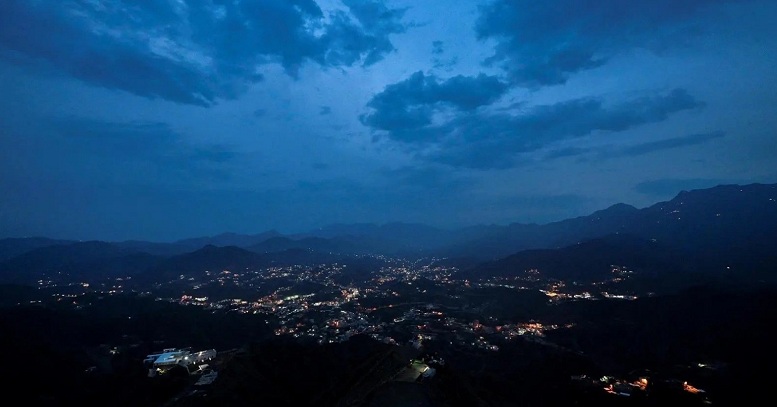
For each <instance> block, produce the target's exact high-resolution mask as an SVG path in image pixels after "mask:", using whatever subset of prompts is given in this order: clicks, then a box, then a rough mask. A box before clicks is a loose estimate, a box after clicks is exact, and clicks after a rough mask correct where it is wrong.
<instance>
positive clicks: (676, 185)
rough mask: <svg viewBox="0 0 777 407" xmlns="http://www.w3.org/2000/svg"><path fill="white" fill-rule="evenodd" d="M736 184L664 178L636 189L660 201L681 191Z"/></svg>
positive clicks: (637, 186)
mask: <svg viewBox="0 0 777 407" xmlns="http://www.w3.org/2000/svg"><path fill="white" fill-rule="evenodd" d="M729 183H734V182H731V181H725V180H721V179H703V178H689V179H675V178H664V179H657V180H652V181H645V182H640V183H639V184H637V185H636V186H635V187H634V189H635V190H636V191H637V192H639V193H641V194H645V195H650V196H652V197H656V198H659V199H663V198H671V197H674V196H675V195H677V193H678V192H680V191H683V190H685V191H689V190H692V189H702V188H711V187H714V186H717V185H721V184H729Z"/></svg>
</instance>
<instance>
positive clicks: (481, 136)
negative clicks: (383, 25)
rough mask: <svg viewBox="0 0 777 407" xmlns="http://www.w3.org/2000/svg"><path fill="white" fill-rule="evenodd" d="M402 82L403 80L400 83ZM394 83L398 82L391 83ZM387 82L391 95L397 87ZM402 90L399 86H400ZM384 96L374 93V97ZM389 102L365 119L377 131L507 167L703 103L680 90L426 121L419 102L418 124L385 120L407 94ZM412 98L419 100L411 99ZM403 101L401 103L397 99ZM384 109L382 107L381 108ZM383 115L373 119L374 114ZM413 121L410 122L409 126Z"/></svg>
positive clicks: (446, 157) (448, 155)
mask: <svg viewBox="0 0 777 407" xmlns="http://www.w3.org/2000/svg"><path fill="white" fill-rule="evenodd" d="M400 85H401V84H400ZM392 86H396V85H392ZM390 88H391V87H387V88H386V91H385V92H387V93H388V94H389V95H393V94H394V93H400V94H402V95H405V94H408V93H409V94H410V95H414V93H412V92H408V93H402V92H395V89H393V88H392V89H390ZM399 89H401V88H399ZM381 97H383V94H379V95H377V96H376V98H375V99H373V101H375V100H382V99H379V98H381ZM386 99H387V100H389V101H391V102H392V103H374V104H372V107H373V108H375V109H377V110H376V112H375V113H373V114H372V115H371V116H368V119H372V120H365V124H368V125H371V126H372V127H373V128H374V129H376V130H385V131H384V132H383V134H385V135H386V136H387V137H388V138H389V139H391V140H393V141H396V142H399V143H402V144H403V145H405V146H406V147H408V148H409V149H411V150H414V151H416V152H418V154H419V155H421V156H423V157H425V158H427V159H431V160H432V161H436V162H439V163H445V164H448V165H451V166H455V167H468V168H481V169H487V168H507V167H511V166H513V165H514V158H515V156H516V155H517V154H520V153H528V152H533V151H537V150H540V149H542V148H545V147H547V146H548V145H552V144H553V143H557V142H559V141H563V140H568V139H574V138H578V137H583V136H587V135H590V134H592V133H593V132H595V131H609V132H618V131H623V130H627V129H630V128H633V127H636V126H639V125H642V124H645V123H653V122H660V121H663V120H666V119H667V118H668V117H669V116H670V115H671V114H673V113H676V112H680V111H683V110H687V109H692V108H696V107H700V106H702V103H700V102H699V101H697V100H696V99H695V98H694V97H692V96H691V95H690V94H688V93H687V92H686V91H685V90H683V89H675V90H673V91H671V92H669V93H667V94H665V95H656V96H650V97H641V98H637V99H633V100H629V101H626V102H622V103H620V104H616V105H611V106H610V105H606V104H605V103H604V101H602V100H601V99H598V98H582V99H575V100H570V101H566V102H560V103H556V104H552V105H541V106H535V107H532V108H529V109H522V111H520V112H519V113H517V114H511V113H509V112H497V113H492V112H482V111H472V112H466V111H465V112H461V113H460V114H458V115H456V116H454V117H453V118H452V119H450V120H449V121H447V122H445V123H442V124H439V125H432V124H430V121H429V117H431V113H430V112H429V111H431V107H429V106H428V105H421V107H417V103H418V102H416V104H415V105H412V106H416V107H415V108H416V109H417V110H416V111H418V109H421V108H426V109H427V111H426V112H429V113H428V115H427V116H426V118H427V120H425V121H422V122H417V123H412V122H410V121H405V122H402V121H399V123H401V124H402V126H399V125H394V126H391V125H392V124H396V122H392V121H390V120H388V119H393V118H396V117H400V118H402V117H403V115H404V114H406V113H407V112H408V110H407V107H406V106H407V105H409V103H407V99H402V98H397V97H387V98H386ZM412 100H413V101H414V102H415V101H417V100H418V98H416V99H412ZM403 101H404V102H405V104H404V105H403V104H402V103H400V102H403ZM381 109H383V110H381ZM376 117H377V118H381V119H383V118H386V120H383V121H381V120H375V118H376ZM408 124H412V126H408Z"/></svg>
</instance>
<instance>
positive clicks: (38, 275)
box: [0, 241, 158, 284]
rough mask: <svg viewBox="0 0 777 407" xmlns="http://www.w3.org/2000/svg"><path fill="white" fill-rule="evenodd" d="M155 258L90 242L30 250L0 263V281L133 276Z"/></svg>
mask: <svg viewBox="0 0 777 407" xmlns="http://www.w3.org/2000/svg"><path fill="white" fill-rule="evenodd" d="M157 261H158V258H156V257H155V256H152V255H149V254H147V253H137V252H132V251H130V250H127V249H123V248H121V247H118V246H116V245H114V244H111V243H106V242H99V241H92V242H78V243H71V244H65V245H54V246H47V247H41V248H37V249H33V250H31V251H28V252H26V253H24V254H21V255H19V256H16V257H14V258H12V259H10V260H6V261H5V262H2V263H0V280H2V281H4V282H15V283H24V284H31V283H34V282H35V281H38V280H40V279H52V280H55V281H73V280H76V281H77V279H81V278H84V279H86V280H87V281H89V280H91V279H92V278H95V277H99V278H106V277H114V276H124V275H133V274H137V273H140V272H142V271H144V270H146V269H148V268H149V267H150V266H152V265H154V264H156V262H157Z"/></svg>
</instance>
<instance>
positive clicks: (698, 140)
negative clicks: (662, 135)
mask: <svg viewBox="0 0 777 407" xmlns="http://www.w3.org/2000/svg"><path fill="white" fill-rule="evenodd" d="M723 136H725V133H723V132H715V133H700V134H693V135H690V136H684V137H674V138H668V139H664V140H658V141H651V142H648V143H643V144H637V145H635V146H632V147H628V148H625V149H623V151H622V154H623V155H627V156H638V155H643V154H650V153H654V152H658V151H663V150H671V149H673V148H679V147H686V146H693V145H697V144H702V143H706V142H707V141H709V140H713V139H716V138H720V137H723Z"/></svg>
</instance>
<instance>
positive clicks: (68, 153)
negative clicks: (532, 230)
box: [0, 0, 777, 241]
mask: <svg viewBox="0 0 777 407" xmlns="http://www.w3.org/2000/svg"><path fill="white" fill-rule="evenodd" d="M775 21H777V2H775V1H773V0H768V1H758V0H652V1H632V0H596V1H593V0H548V1H541V2H538V1H535V0H483V1H467V0H424V1H420V2H419V1H410V0H390V1H378V0H4V1H3V6H2V7H0V237H27V236H46V237H53V238H64V239H81V240H97V239H99V240H109V241H121V240H130V239H141V240H152V241H172V240H176V239H182V238H187V237H193V236H204V235H213V234H218V233H223V232H234V233H259V232H263V231H266V230H270V229H275V230H277V231H280V232H282V233H297V232H303V231H306V230H310V229H315V228H318V227H322V226H325V225H329V224H333V223H365V222H370V223H377V224H383V223H388V222H407V223H424V224H428V225H432V226H437V227H441V228H449V229H450V228H458V227H464V226H470V225H479V224H509V223H515V222H517V223H548V222H553V221H558V220H562V219H566V218H570V217H575V216H582V215H587V214H590V213H591V212H593V211H596V210H599V209H604V208H606V207H608V206H610V205H613V204H616V203H627V204H630V205H634V206H636V207H638V208H641V207H646V206H650V205H652V204H654V203H657V202H661V201H665V200H669V199H671V198H672V197H673V196H675V195H676V194H677V193H678V192H680V191H681V190H688V189H697V188H707V187H712V186H715V185H718V184H731V183H736V184H748V183H774V182H777V24H774V23H775Z"/></svg>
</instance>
